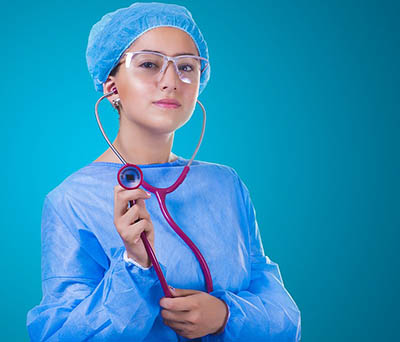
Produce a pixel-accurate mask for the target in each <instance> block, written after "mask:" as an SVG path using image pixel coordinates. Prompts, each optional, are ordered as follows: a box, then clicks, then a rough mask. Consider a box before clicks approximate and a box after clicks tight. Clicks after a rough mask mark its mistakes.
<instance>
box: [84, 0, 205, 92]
mask: <svg viewBox="0 0 400 342" xmlns="http://www.w3.org/2000/svg"><path fill="white" fill-rule="evenodd" d="M161 26H169V27H176V28H179V29H181V30H183V31H185V32H186V33H187V34H189V35H190V37H192V39H193V41H194V43H195V44H196V47H197V50H198V53H199V55H200V57H204V58H206V59H207V60H208V59H209V56H208V47H207V43H206V41H205V40H204V38H203V35H202V34H201V32H200V29H199V28H198V27H197V25H196V23H195V22H194V20H193V18H192V15H191V13H190V12H189V11H188V10H187V9H186V8H185V7H183V6H178V5H173V4H164V3H159V2H150V3H141V2H136V3H133V4H132V5H130V6H129V7H126V8H120V9H118V10H116V11H114V12H110V13H107V14H106V15H104V16H103V17H102V18H101V20H100V21H99V22H97V23H96V24H94V25H93V27H92V29H91V30H90V34H89V40H88V46H87V49H86V61H87V65H88V69H89V73H90V75H91V76H92V78H93V81H94V86H95V89H96V90H97V91H100V92H103V83H104V82H105V81H106V80H107V78H108V75H109V74H110V72H111V71H112V69H113V68H114V67H115V66H116V65H117V64H118V61H119V59H120V58H121V56H122V54H123V53H124V51H125V50H126V49H127V48H129V46H130V45H131V44H132V43H133V42H134V41H135V40H136V39H137V38H138V37H140V36H141V35H142V34H143V33H145V32H147V31H148V30H150V29H153V28H155V27H161ZM204 66H205V63H204V62H203V61H202V68H203V67H204ZM209 78H210V65H209V66H208V67H207V69H206V70H205V71H204V72H203V73H202V74H201V77H200V87H199V94H201V92H202V91H203V89H204V88H205V86H206V85H207V82H208V80H209Z"/></svg>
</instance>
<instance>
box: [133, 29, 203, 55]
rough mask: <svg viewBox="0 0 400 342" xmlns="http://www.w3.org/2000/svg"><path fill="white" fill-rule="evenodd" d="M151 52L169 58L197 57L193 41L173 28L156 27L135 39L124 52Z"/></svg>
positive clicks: (181, 31) (186, 34)
mask: <svg viewBox="0 0 400 342" xmlns="http://www.w3.org/2000/svg"><path fill="white" fill-rule="evenodd" d="M140 50H151V51H159V52H161V53H163V54H166V55H169V56H175V55H183V54H190V55H199V53H198V51H197V48H196V45H195V43H194V42H193V39H192V38H191V37H190V35H189V34H188V33H186V32H185V31H183V30H181V29H178V28H175V27H156V28H153V29H151V30H149V31H147V32H145V33H143V34H142V35H141V36H140V37H139V38H137V39H136V40H135V41H134V42H133V43H132V45H131V46H130V47H129V48H128V49H127V50H126V51H140Z"/></svg>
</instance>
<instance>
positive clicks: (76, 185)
mask: <svg viewBox="0 0 400 342" xmlns="http://www.w3.org/2000/svg"><path fill="white" fill-rule="evenodd" d="M92 165H93V163H90V164H87V165H85V166H83V167H80V168H79V169H77V170H76V171H74V172H72V173H71V174H70V175H68V176H67V177H65V178H64V179H63V180H62V181H61V182H60V183H59V184H58V185H56V186H55V187H54V188H53V189H52V190H51V191H49V192H48V193H47V195H46V197H47V198H48V199H49V200H51V201H52V202H53V203H54V204H57V202H60V201H61V200H65V199H66V198H83V197H85V196H86V195H87V193H88V192H92V191H93V190H94V189H99V188H101V187H102V186H103V185H104V177H103V173H104V172H105V171H106V170H107V169H104V168H103V169H96V170H94V169H93V168H92Z"/></svg>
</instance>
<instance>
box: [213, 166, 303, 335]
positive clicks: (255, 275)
mask: <svg viewBox="0 0 400 342" xmlns="http://www.w3.org/2000/svg"><path fill="white" fill-rule="evenodd" d="M235 174H236V172H235ZM236 176H237V175H236ZM237 178H238V181H239V186H240V189H241V191H242V195H243V200H244V204H245V208H246V211H247V216H248V222H249V239H250V249H251V251H250V252H251V282H250V285H249V288H248V289H246V290H245V291H240V292H238V293H233V292H231V291H214V292H212V293H210V294H211V295H213V296H215V297H217V298H220V299H222V300H223V301H224V302H225V303H226V304H227V305H228V308H229V312H230V317H229V320H228V322H227V324H226V326H225V330H224V332H223V334H221V335H219V336H209V338H210V340H213V341H214V340H215V341H244V340H249V341H271V342H272V341H279V342H285V341H290V342H294V341H299V340H300V338H301V316H300V311H299V309H298V307H297V305H296V303H295V302H294V300H293V299H292V297H291V296H290V294H289V293H288V292H287V290H286V289H285V287H284V284H283V281H282V277H281V274H280V271H279V266H278V265H277V264H276V263H274V262H272V261H271V260H270V259H269V258H268V256H266V255H265V253H264V249H263V245H262V242H261V236H260V231H259V229H258V224H257V220H256V213H255V209H254V206H253V204H252V202H251V199H250V195H249V192H248V189H247V187H246V186H245V184H244V183H243V182H242V181H241V180H240V178H239V176H237Z"/></svg>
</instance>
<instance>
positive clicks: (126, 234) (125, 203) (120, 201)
mask: <svg viewBox="0 0 400 342" xmlns="http://www.w3.org/2000/svg"><path fill="white" fill-rule="evenodd" d="M148 198H150V194H148V193H147V192H146V191H144V190H143V189H140V188H137V189H134V190H126V189H124V188H123V187H122V186H120V185H119V184H118V185H116V186H115V187H114V224H115V227H116V228H117V231H118V234H119V235H120V236H121V238H122V241H123V242H124V245H125V249H126V252H127V255H128V257H129V258H132V259H134V260H135V261H136V262H138V263H139V264H140V265H142V266H143V267H149V266H150V265H151V261H150V258H149V257H148V255H147V252H146V249H145V248H144V244H143V241H142V239H141V238H140V234H141V233H142V232H143V231H144V232H146V236H147V239H148V240H149V242H150V245H151V247H152V248H153V250H154V227H153V223H152V222H151V218H150V214H149V213H148V212H147V210H146V204H145V199H148ZM129 201H136V203H135V204H134V205H133V206H132V207H130V208H129Z"/></svg>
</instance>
